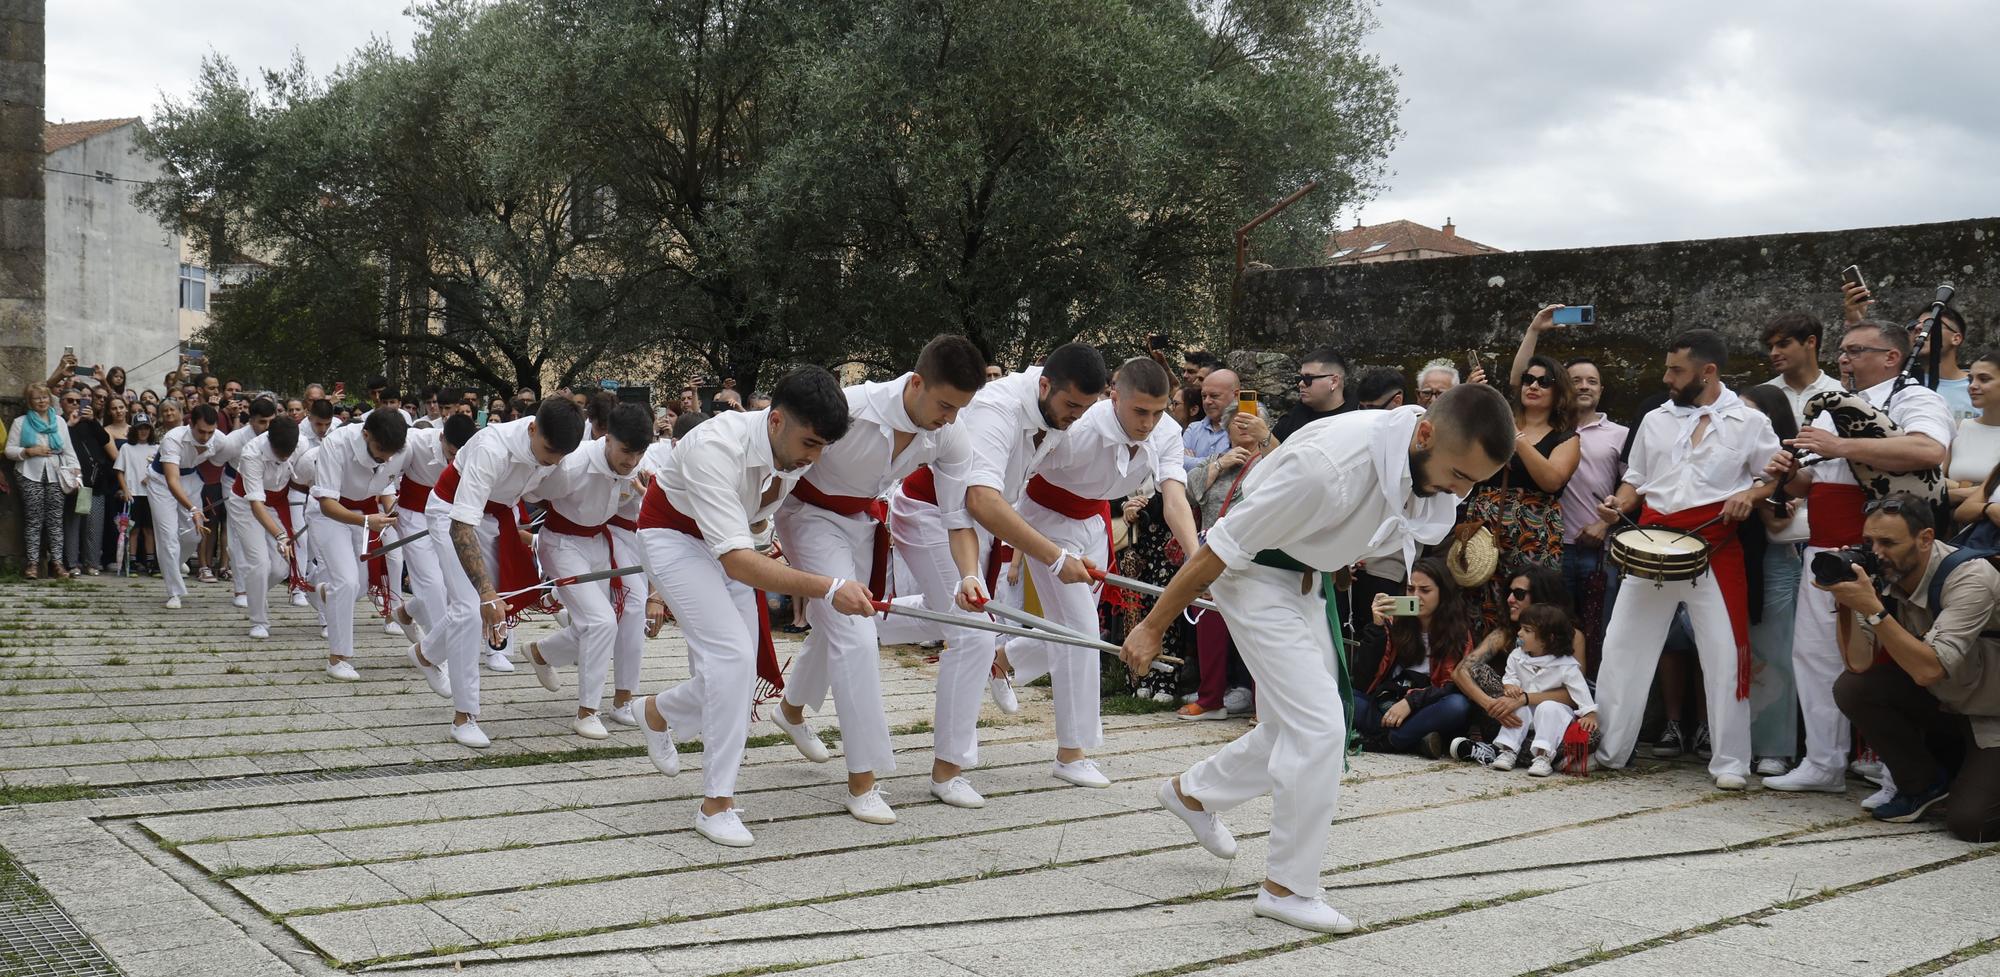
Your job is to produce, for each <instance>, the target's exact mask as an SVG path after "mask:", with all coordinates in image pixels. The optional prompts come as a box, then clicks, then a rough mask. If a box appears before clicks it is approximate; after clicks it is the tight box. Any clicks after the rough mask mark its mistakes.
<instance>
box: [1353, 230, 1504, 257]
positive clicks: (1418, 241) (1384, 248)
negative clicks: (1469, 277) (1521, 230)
mask: <svg viewBox="0 0 2000 977" xmlns="http://www.w3.org/2000/svg"><path fill="white" fill-rule="evenodd" d="M1445 227H1447V228H1451V230H1448V231H1447V230H1439V229H1438V228H1435V227H1430V226H1428V225H1425V224H1418V223H1416V222H1414V221H1405V220H1394V221H1389V222H1388V223H1385V224H1370V225H1368V226H1366V227H1357V228H1354V229H1353V230H1349V231H1341V232H1339V233H1338V234H1335V235H1334V236H1333V239H1332V240H1331V241H1328V242H1327V245H1326V254H1327V261H1328V262H1329V263H1331V264H1348V263H1350V262H1354V261H1359V260H1360V259H1363V258H1379V257H1381V256H1383V255H1391V254H1399V253H1402V252H1406V251H1442V252H1444V253H1445V254H1453V255H1457V254H1500V253H1502V251H1501V249H1500V248H1496V247H1493V246H1491V245H1487V244H1481V243H1479V242H1478V241H1474V240H1472V239H1470V238H1463V237H1459V236H1458V234H1457V229H1456V228H1455V227H1454V226H1453V225H1452V224H1451V223H1450V222H1449V221H1447V222H1446V223H1445ZM1376 245H1381V247H1376ZM1343 251H1345V252H1347V253H1346V254H1342V253H1341V252H1343Z"/></svg>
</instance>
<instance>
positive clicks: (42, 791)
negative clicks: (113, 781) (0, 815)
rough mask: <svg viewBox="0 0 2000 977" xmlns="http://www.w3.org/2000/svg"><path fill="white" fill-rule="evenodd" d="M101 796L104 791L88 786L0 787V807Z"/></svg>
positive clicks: (80, 799)
mask: <svg viewBox="0 0 2000 977" xmlns="http://www.w3.org/2000/svg"><path fill="white" fill-rule="evenodd" d="M103 796H104V791H102V790H100V789H99V788H96V787H92V786H90V785H89V784H49V785H46V786H41V787H29V786H20V787H0V807H12V806H14V805H17V804H49V803H53V802H55V801H87V800H90V799H92V798H97V797H103Z"/></svg>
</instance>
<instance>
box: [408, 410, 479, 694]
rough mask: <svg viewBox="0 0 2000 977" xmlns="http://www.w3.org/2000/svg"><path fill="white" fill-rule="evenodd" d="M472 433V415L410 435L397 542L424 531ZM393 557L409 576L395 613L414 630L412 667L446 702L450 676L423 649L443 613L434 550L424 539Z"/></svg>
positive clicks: (441, 582) (448, 419) (450, 418)
mask: <svg viewBox="0 0 2000 977" xmlns="http://www.w3.org/2000/svg"><path fill="white" fill-rule="evenodd" d="M476 430H477V427H476V426H475V425H474V424H473V423H472V417H471V416H470V415H468V414H463V413H454V414H451V415H449V416H447V417H446V418H445V419H444V422H443V423H442V424H440V425H439V426H437V427H431V428H417V429H414V430H412V431H410V436H409V441H408V443H407V444H406V445H405V446H404V452H403V475H402V478H400V479H398V480H397V484H396V532H397V534H398V538H400V539H409V538H411V537H413V536H415V535H416V534H418V533H421V532H425V531H426V528H427V525H428V523H429V521H430V517H429V515H428V514H427V513H426V512H425V510H426V509H427V508H428V507H429V506H430V501H431V492H432V490H434V489H435V488H436V487H437V480H438V479H439V478H440V477H442V476H443V475H444V469H445V466H446V465H449V464H451V463H452V460H453V459H455V458H457V457H458V449H460V448H463V447H465V443H466V442H467V441H470V440H472V435H473V433H474V432H475V431H476ZM394 552H396V553H402V554H404V556H403V559H402V561H401V565H402V566H403V567H404V568H405V569H407V570H408V571H409V574H410V596H409V598H407V599H406V600H404V601H402V602H401V603H400V604H398V605H397V607H396V610H395V616H396V620H397V622H399V623H401V624H403V625H404V626H405V627H409V628H415V629H416V632H415V633H413V634H411V635H410V637H411V638H412V639H413V640H412V641H411V642H410V649H409V656H410V664H411V665H414V666H416V669H417V672H418V673H419V674H421V675H422V676H423V677H424V682H425V684H427V685H429V686H430V687H431V691H433V692H436V693H437V694H438V695H441V696H444V697H446V698H450V697H451V676H450V675H449V673H447V672H446V671H445V668H444V664H443V662H442V660H440V661H432V660H431V659H430V658H428V657H426V656H425V655H424V647H423V646H424V636H425V635H427V634H436V633H437V629H438V621H439V619H440V618H441V617H442V616H443V614H444V594H445V590H444V567H443V566H442V565H441V564H439V563H438V558H437V549H436V547H434V546H432V545H430V544H429V543H427V542H424V541H422V540H419V541H417V542H413V543H410V544H408V545H405V546H401V547H398V548H397V549H396V550H395V551H394ZM389 580H390V582H391V584H392V585H394V584H395V582H396V580H397V573H396V570H395V564H391V565H390V570H389Z"/></svg>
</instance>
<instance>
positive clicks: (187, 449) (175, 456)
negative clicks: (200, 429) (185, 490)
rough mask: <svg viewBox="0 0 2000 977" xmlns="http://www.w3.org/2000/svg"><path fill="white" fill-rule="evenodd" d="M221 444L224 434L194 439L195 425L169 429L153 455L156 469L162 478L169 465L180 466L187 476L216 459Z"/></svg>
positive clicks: (212, 433)
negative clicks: (197, 467)
mask: <svg viewBox="0 0 2000 977" xmlns="http://www.w3.org/2000/svg"><path fill="white" fill-rule="evenodd" d="M65 433H67V432H65ZM221 446H222V435H220V434H217V433H215V432H210V433H209V435H208V443H207V444H201V443H198V442H196V441H195V439H194V425H192V424H183V425H181V426H180V427H177V428H174V429H173V430H171V431H168V432H167V434H166V436H165V437H163V438H161V439H160V452H159V454H157V455H155V456H153V462H154V464H155V465H156V466H159V467H158V468H157V469H156V470H157V471H159V472H160V475H161V477H162V478H164V477H165V476H166V468H165V466H167V465H174V466H177V467H179V468H180V470H181V476H182V477H186V476H187V475H188V474H189V473H190V472H193V471H194V469H195V466H197V465H200V464H201V463H202V462H205V461H212V460H214V458H215V450H216V449H217V448H219V447H221Z"/></svg>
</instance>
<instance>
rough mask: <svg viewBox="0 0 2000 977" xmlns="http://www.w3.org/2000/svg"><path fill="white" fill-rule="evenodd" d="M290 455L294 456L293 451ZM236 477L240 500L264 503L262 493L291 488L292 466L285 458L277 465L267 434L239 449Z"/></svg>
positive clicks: (293, 450) (295, 452)
mask: <svg viewBox="0 0 2000 977" xmlns="http://www.w3.org/2000/svg"><path fill="white" fill-rule="evenodd" d="M292 453H293V454H294V455H296V454H298V449H297V448H293V449H292ZM236 477H238V478H240V479H242V480H243V497H244V498H245V499H249V500H251V501H254V502H262V501H264V493H266V492H274V491H277V490H279V489H283V488H285V487H286V486H288V485H290V484H291V481H292V463H291V459H289V458H287V459H285V460H284V461H279V460H278V459H277V458H275V457H273V456H272V454H271V435H270V432H268V431H267V432H265V433H263V434H259V435H257V436H256V437H255V438H253V439H251V441H250V443H249V444H247V445H245V446H244V447H243V452H242V453H241V454H239V455H237V456H236Z"/></svg>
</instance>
